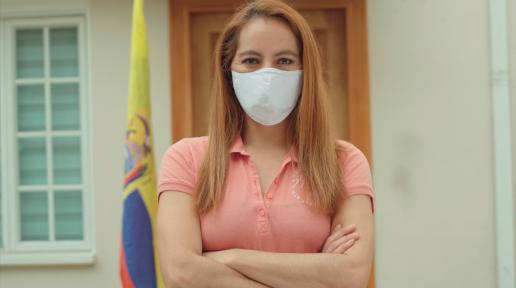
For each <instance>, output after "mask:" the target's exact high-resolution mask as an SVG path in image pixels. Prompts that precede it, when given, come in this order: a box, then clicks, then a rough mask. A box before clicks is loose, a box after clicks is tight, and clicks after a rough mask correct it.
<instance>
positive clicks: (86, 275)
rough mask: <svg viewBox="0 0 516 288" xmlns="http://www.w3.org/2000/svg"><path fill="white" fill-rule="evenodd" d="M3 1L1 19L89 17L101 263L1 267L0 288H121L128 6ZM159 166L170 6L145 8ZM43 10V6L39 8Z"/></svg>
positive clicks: (151, 1)
mask: <svg viewBox="0 0 516 288" xmlns="http://www.w3.org/2000/svg"><path fill="white" fill-rule="evenodd" d="M41 2H42V1H39V0H38V1H35V0H32V1H27V0H0V9H1V10H2V12H4V11H7V10H10V11H25V12H27V13H30V12H31V11H33V10H37V11H41V10H45V9H49V7H50V9H51V10H52V9H53V10H52V11H53V12H52V13H56V11H57V13H59V11H60V9H56V8H59V7H61V8H63V6H61V4H62V3H67V4H66V5H65V6H64V8H63V9H73V10H77V11H83V12H86V13H88V14H87V15H88V17H89V19H87V27H88V30H89V33H88V34H89V35H88V37H89V43H88V44H89V48H88V49H89V50H90V55H89V56H90V57H91V58H90V66H89V69H90V71H91V73H90V83H91V90H90V97H91V107H90V108H91V109H90V110H91V118H92V119H91V124H90V126H91V134H92V144H93V146H92V150H93V151H92V152H93V153H92V154H93V159H92V160H93V165H94V169H93V181H94V183H93V190H92V191H91V192H92V193H94V194H95V196H94V209H95V215H94V227H95V232H94V233H95V236H96V241H95V242H96V243H95V244H96V259H95V263H94V264H92V265H79V266H46V267H42V266H33V267H0V287H2V288H25V287H41V288H56V287H74V288H91V287H120V281H119V277H118V253H119V248H120V246H119V243H120V229H121V228H120V227H121V221H122V220H121V215H122V201H121V197H122V188H123V167H124V166H123V165H124V150H123V145H124V139H125V127H126V126H125V125H126V124H125V117H126V111H127V110H126V109H127V95H128V78H129V70H128V69H129V54H130V50H129V48H130V31H131V9H132V7H131V3H132V1H127V0H109V1H106V0H92V1H87V0H74V1H73V2H72V1H70V0H66V1H65V0H60V1H57V0H52V1H50V0H45V2H46V5H41ZM145 2H146V4H145V16H146V22H147V26H148V37H149V56H150V69H151V70H150V73H151V94H152V113H153V115H152V124H153V129H154V142H155V145H154V148H155V151H156V158H158V157H161V155H162V154H163V153H164V151H165V149H166V148H167V147H168V145H169V143H170V139H171V137H170V136H171V135H170V100H169V96H170V81H169V79H170V72H169V65H168V64H169V49H168V47H169V45H168V39H169V38H168V18H167V17H168V10H167V7H168V4H167V0H146V1H145ZM38 3H39V4H38Z"/></svg>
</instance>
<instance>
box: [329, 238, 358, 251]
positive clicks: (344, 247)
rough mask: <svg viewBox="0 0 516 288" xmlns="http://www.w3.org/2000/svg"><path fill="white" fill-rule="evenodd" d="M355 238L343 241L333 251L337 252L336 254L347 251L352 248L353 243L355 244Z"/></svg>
mask: <svg viewBox="0 0 516 288" xmlns="http://www.w3.org/2000/svg"><path fill="white" fill-rule="evenodd" d="M355 241H356V240H355V239H349V240H348V241H346V242H344V243H342V244H341V245H340V246H339V247H337V248H336V249H335V250H333V252H331V253H335V254H342V253H346V251H347V250H348V249H349V248H351V246H353V244H355Z"/></svg>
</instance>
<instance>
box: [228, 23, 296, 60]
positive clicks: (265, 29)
mask: <svg viewBox="0 0 516 288" xmlns="http://www.w3.org/2000/svg"><path fill="white" fill-rule="evenodd" d="M244 50H254V51H256V52H258V53H262V54H265V53H266V54H277V53H278V52H280V51H283V50H292V51H293V52H295V53H298V48H297V42H296V37H295V35H294V33H293V32H292V30H291V29H290V27H289V26H288V25H287V24H286V23H285V22H284V21H282V20H279V19H274V18H265V17H260V18H255V19H252V20H251V21H249V22H248V23H247V24H245V25H244V26H243V27H242V30H240V35H239V39H238V51H244Z"/></svg>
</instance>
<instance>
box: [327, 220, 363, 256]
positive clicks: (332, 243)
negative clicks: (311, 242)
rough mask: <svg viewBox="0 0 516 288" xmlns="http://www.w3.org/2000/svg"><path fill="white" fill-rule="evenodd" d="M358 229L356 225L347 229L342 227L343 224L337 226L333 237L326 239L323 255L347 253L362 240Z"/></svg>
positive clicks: (332, 234)
mask: <svg viewBox="0 0 516 288" xmlns="http://www.w3.org/2000/svg"><path fill="white" fill-rule="evenodd" d="M356 229H357V227H356V225H355V224H351V225H348V226H346V227H342V225H341V224H338V225H337V226H335V228H334V229H333V232H332V233H331V235H330V236H328V239H326V242H325V243H324V246H323V249H322V251H321V253H336V254H337V253H338V254H342V253H345V252H346V251H347V250H348V249H349V248H351V247H352V246H353V244H355V241H357V240H358V239H359V238H360V235H359V234H358V232H356Z"/></svg>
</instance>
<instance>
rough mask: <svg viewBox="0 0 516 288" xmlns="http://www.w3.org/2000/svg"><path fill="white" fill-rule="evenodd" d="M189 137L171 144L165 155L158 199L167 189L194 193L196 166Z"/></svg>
mask: <svg viewBox="0 0 516 288" xmlns="http://www.w3.org/2000/svg"><path fill="white" fill-rule="evenodd" d="M192 156H193V155H192V151H191V149H190V145H189V144H188V141H187V139H186V138H185V139H181V140H179V141H178V142H177V143H175V144H173V145H172V146H170V147H169V148H168V149H167V151H166V152H165V154H164V155H163V157H162V159H161V163H160V167H159V180H158V201H159V196H160V195H161V193H162V192H165V191H179V192H185V193H188V194H190V195H193V193H194V190H195V173H194V171H195V167H194V161H193V158H192Z"/></svg>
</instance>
